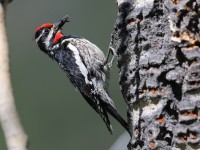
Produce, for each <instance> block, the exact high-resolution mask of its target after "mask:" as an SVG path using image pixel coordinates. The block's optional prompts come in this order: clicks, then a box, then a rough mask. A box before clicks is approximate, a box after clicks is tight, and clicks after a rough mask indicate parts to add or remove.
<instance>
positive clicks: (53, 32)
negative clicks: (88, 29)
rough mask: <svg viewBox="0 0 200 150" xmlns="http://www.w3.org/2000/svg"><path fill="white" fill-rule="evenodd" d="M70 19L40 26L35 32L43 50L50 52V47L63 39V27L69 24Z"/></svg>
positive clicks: (37, 41) (66, 18)
mask: <svg viewBox="0 0 200 150" xmlns="http://www.w3.org/2000/svg"><path fill="white" fill-rule="evenodd" d="M68 19H69V17H68V16H65V17H63V18H62V19H60V20H59V21H57V22H55V23H53V24H52V23H45V24H42V25H41V26H39V27H38V28H37V29H36V31H35V40H36V43H37V44H38V46H39V47H40V49H41V50H43V51H44V52H45V51H46V50H48V47H49V46H52V45H53V44H55V43H57V42H58V41H59V39H60V38H62V37H63V34H62V33H61V28H62V26H63V25H64V24H65V23H66V22H69V20H68Z"/></svg>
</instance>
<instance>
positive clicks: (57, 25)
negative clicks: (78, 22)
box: [53, 15, 69, 32]
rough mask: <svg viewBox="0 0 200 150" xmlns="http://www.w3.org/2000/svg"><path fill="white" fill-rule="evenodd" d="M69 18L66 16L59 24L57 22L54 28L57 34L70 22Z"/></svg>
mask: <svg viewBox="0 0 200 150" xmlns="http://www.w3.org/2000/svg"><path fill="white" fill-rule="evenodd" d="M68 19H69V16H68V15H66V16H64V17H63V18H62V19H60V20H59V21H58V22H55V23H54V24H53V28H54V30H55V31H56V32H57V31H58V30H60V29H61V28H62V26H63V25H64V24H65V23H66V22H69V20H68Z"/></svg>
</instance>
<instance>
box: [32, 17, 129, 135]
mask: <svg viewBox="0 0 200 150" xmlns="http://www.w3.org/2000/svg"><path fill="white" fill-rule="evenodd" d="M68 18H69V17H68V16H67V15H66V16H65V17H63V18H62V19H60V20H59V21H57V22H55V23H53V24H52V23H46V24H42V25H41V26H40V27H38V28H37V29H36V32H35V40H36V43H37V45H38V46H39V48H40V50H41V51H42V52H44V53H45V54H47V55H48V56H49V57H50V58H52V59H53V60H55V61H56V62H57V63H58V65H59V66H60V68H61V69H62V70H63V71H64V72H65V74H66V75H67V76H68V78H69V79H70V81H71V83H72V84H73V85H74V87H75V88H76V89H77V90H78V91H80V93H81V95H82V96H83V97H84V99H85V100H86V101H87V102H88V104H89V105H90V106H91V107H92V108H93V109H94V110H95V111H96V112H97V113H98V114H99V115H100V116H101V118H102V119H103V121H104V122H105V124H106V126H107V128H108V130H109V131H110V133H111V134H112V133H113V129H112V125H111V123H110V120H109V118H108V113H109V114H110V115H112V116H113V117H114V118H115V119H116V120H117V121H119V123H120V124H121V125H122V126H123V127H124V128H125V129H126V130H127V131H128V132H129V134H130V130H129V127H128V124H127V123H126V121H125V120H124V119H123V118H122V117H121V116H120V114H119V113H118V112H117V110H116V107H115V104H114V102H113V100H112V99H111V98H110V96H109V95H108V92H107V80H108V70H109V68H110V65H109V63H108V59H107V58H108V56H107V58H105V56H104V53H103V52H102V51H101V50H100V49H99V48H98V47H97V46H96V45H95V44H93V43H91V42H90V41H88V40H86V39H84V38H82V37H79V36H74V35H63V33H62V31H61V28H62V27H63V25H64V24H65V23H66V22H69V19H68Z"/></svg>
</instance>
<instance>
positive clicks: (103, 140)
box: [0, 0, 128, 150]
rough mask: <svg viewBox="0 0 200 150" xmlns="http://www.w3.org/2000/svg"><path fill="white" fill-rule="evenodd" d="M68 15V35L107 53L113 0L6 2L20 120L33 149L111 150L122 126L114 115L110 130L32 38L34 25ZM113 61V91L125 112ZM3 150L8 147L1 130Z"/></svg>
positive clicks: (0, 138)
mask: <svg viewBox="0 0 200 150" xmlns="http://www.w3.org/2000/svg"><path fill="white" fill-rule="evenodd" d="M66 14H68V15H69V16H70V20H71V22H70V23H68V24H67V25H65V26H64V30H63V32H64V33H65V34H77V35H81V36H83V37H85V38H87V39H89V40H90V41H92V42H93V43H95V44H97V45H98V46H99V47H100V48H101V49H102V50H103V51H104V53H106V52H107V48H108V44H109V41H110V34H111V32H112V31H113V25H114V22H115V19H116V15H117V6H116V2H115V0H102V1H100V0H96V1H95V0H84V1H83V0H71V1H69V0H57V1H55V0H34V1H29V0H21V1H17V0H13V2H12V3H10V4H9V6H8V9H7V29H8V38H9V44H10V58H11V61H10V65H11V73H12V83H13V90H14V95H15V98H16V105H17V109H18V112H19V115H20V117H21V122H22V124H23V126H24V128H25V131H26V133H27V134H28V136H29V140H30V150H67V149H68V150H79V149H80V150H108V149H109V147H110V146H111V145H112V144H113V143H114V141H116V139H117V138H118V137H119V136H120V135H121V134H122V133H123V132H124V129H123V128H122V127H121V126H120V125H119V124H118V123H117V122H116V121H115V120H114V119H111V122H112V125H113V128H114V135H110V133H109V132H108V130H107V128H106V126H105V125H104V123H103V121H102V120H101V118H100V117H99V115H98V114H96V112H95V111H94V110H93V109H92V108H90V106H89V105H88V104H87V103H86V102H85V101H84V99H83V98H82V97H81V95H80V94H79V93H78V92H76V91H75V89H74V87H73V86H72V85H71V84H70V82H69V80H68V79H67V77H66V76H65V75H64V73H63V72H62V71H61V70H60V68H59V67H58V65H57V64H56V63H55V62H53V61H52V60H51V59H49V58H48V57H47V56H46V55H45V54H43V53H42V52H41V51H39V49H38V47H37V46H36V44H35V41H34V40H33V38H34V32H35V29H36V27H38V26H40V25H41V24H42V23H47V22H54V21H57V20H58V19H60V18H61V17H63V16H64V15H66ZM114 66H115V67H114V69H113V70H112V72H111V81H110V94H111V97H112V98H113V99H114V101H115V103H116V106H117V108H118V110H119V112H120V113H121V114H122V115H123V116H125V112H126V106H125V103H124V101H123V99H122V96H121V92H120V90H119V86H118V74H117V69H116V63H115V64H114ZM127 142H128V141H127ZM0 150H6V146H5V140H4V138H3V133H2V131H0Z"/></svg>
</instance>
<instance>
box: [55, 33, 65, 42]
mask: <svg viewBox="0 0 200 150" xmlns="http://www.w3.org/2000/svg"><path fill="white" fill-rule="evenodd" d="M63 36H64V35H63V34H62V33H61V32H58V33H56V35H55V38H54V39H53V43H54V44H55V43H57V42H58V41H59V40H60V39H61V38H62V37H63Z"/></svg>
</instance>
